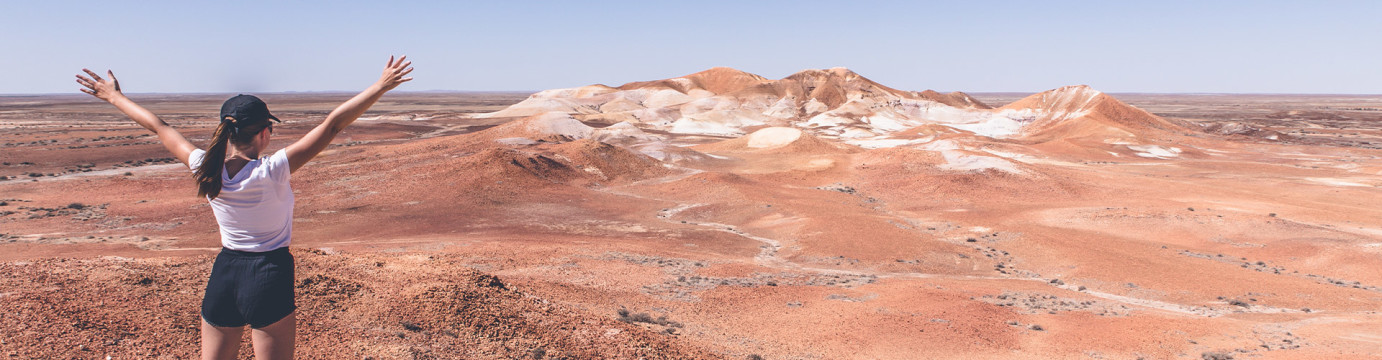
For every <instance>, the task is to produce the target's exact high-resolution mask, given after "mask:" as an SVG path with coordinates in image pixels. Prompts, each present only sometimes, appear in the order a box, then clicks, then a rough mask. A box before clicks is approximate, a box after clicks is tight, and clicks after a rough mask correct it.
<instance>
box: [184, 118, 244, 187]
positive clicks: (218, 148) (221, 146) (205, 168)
mask: <svg viewBox="0 0 1382 360" xmlns="http://www.w3.org/2000/svg"><path fill="white" fill-rule="evenodd" d="M234 131H235V123H234V122H231V121H222V122H221V125H220V126H217V127H216V132H214V133H212V134H211V147H210V148H208V149H206V154H205V156H203V157H202V164H201V166H198V167H197V172H195V173H193V175H192V176H193V177H194V178H196V180H197V196H203V197H206V198H207V199H215V198H216V196H219V195H221V170H223V169H224V168H225V163H226V147H229V146H230V135H231V132H234Z"/></svg>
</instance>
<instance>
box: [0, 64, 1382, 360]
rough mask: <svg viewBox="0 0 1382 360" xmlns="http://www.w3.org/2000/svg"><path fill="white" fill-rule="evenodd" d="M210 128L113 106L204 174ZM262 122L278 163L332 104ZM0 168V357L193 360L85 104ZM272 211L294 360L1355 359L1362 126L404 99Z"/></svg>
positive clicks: (312, 104) (1363, 293) (1030, 105)
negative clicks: (292, 312)
mask: <svg viewBox="0 0 1382 360" xmlns="http://www.w3.org/2000/svg"><path fill="white" fill-rule="evenodd" d="M865 75H867V74H865ZM959 90H963V89H959ZM231 95H234V94H205V95H196V94H193V95H140V94H134V95H132V97H133V98H134V99H135V100H137V101H139V102H140V103H141V104H143V105H145V106H147V107H149V108H150V109H151V110H152V111H153V112H155V113H157V114H159V115H160V116H161V117H162V118H163V119H164V120H165V121H167V122H168V123H170V124H172V125H173V126H174V127H176V128H178V129H180V130H182V131H183V133H184V134H186V135H187V136H188V138H189V139H190V140H191V141H192V142H193V143H195V144H198V145H201V146H204V144H206V143H207V138H208V137H209V136H210V133H211V130H212V126H213V125H214V124H215V123H214V121H213V119H214V116H213V114H215V111H216V110H217V108H218V106H219V104H220V102H221V101H224V100H225V98H227V97H229V96H231ZM258 95H260V96H261V97H262V98H264V100H265V101H266V102H267V103H268V105H269V107H270V108H271V109H272V110H273V112H274V114H276V115H277V116H278V117H279V118H282V119H283V120H284V123H283V124H282V125H281V126H280V127H279V132H277V133H275V134H274V140H273V141H274V143H273V145H271V148H274V149H277V148H280V147H282V146H285V145H287V144H289V143H291V142H292V141H293V140H295V139H297V138H298V137H301V136H302V135H303V134H304V133H305V132H306V131H307V130H309V129H311V127H313V126H315V125H316V124H318V123H319V122H320V121H321V119H322V118H323V117H324V116H325V115H326V113H327V112H328V111H329V110H330V109H331V108H332V107H334V106H335V105H336V104H338V103H340V102H341V101H343V100H345V99H346V98H349V96H350V95H349V94H332V93H297V94H258ZM0 161H3V164H0V274H3V276H0V329H3V330H4V331H3V332H0V357H7V358H105V357H106V356H107V355H109V356H111V358H191V357H195V356H196V354H197V351H198V349H199V348H198V343H197V340H198V324H199V323H198V321H199V320H198V315H197V314H198V312H197V309H198V306H199V305H200V299H201V296H202V292H203V291H204V286H205V284H206V277H207V275H208V274H209V272H210V268H211V262H212V259H213V257H214V256H215V254H216V251H217V250H218V249H219V241H220V239H219V237H218V232H217V227H216V222H215V219H214V217H213V215H212V213H211V210H210V209H209V207H208V205H207V202H206V200H205V199H199V198H197V196H196V190H195V188H194V187H193V183H192V180H191V172H190V171H189V170H187V168H186V167H185V166H183V165H181V164H180V163H178V162H177V161H176V160H174V159H172V158H170V157H169V155H168V154H167V153H166V152H165V151H164V150H163V147H162V146H161V145H159V144H158V142H157V140H156V138H155V137H154V136H153V135H152V134H150V133H148V132H147V131H146V130H144V129H142V128H140V127H139V126H137V125H136V124H134V123H133V122H131V121H129V120H128V119H126V118H125V117H123V116H122V115H120V113H118V112H117V111H115V110H114V109H111V108H110V107H109V106H108V105H106V104H104V103H101V102H99V101H98V100H95V99H92V98H90V97H89V96H86V95H84V94H74V95H43V96H37V95H36V96H4V97H0ZM292 186H293V189H294V191H295V192H296V194H297V195H296V197H297V205H296V210H295V213H296V217H295V223H294V228H295V234H294V236H293V244H292V248H293V254H294V256H295V257H296V259H297V261H298V270H297V296H298V297H297V304H298V307H299V315H298V319H299V323H298V331H299V332H298V339H299V340H298V344H299V348H298V352H297V353H298V355H299V356H302V357H304V358H331V359H350V358H354V359H362V358H364V359H398V358H407V359H428V358H475V359H605V358H612V359H711V358H725V359H771V360H776V359H1062V358H1071V359H1202V358H1203V359H1228V358H1232V359H1358V358H1377V357H1379V356H1382V355H1379V354H1382V314H1379V313H1378V312H1379V310H1382V271H1379V270H1378V269H1380V268H1382V207H1379V206H1378V204H1382V95H1231V94H1107V93H1102V92H1099V91H1098V90H1097V89H1092V88H1090V87H1086V86H1079V85H1075V86H1067V87H1061V88H1057V89H1052V90H1049V91H1045V92H1041V93H1036V94H1026V93H1024V94H1016V93H973V94H965V93H961V92H952V93H940V92H935V91H929V90H928V91H912V90H899V89H894V88H890V87H888V86H886V85H884V84H879V83H877V82H874V81H872V80H869V79H868V78H866V77H864V76H861V75H860V74H856V73H854V72H852V71H849V70H847V69H843V68H834V69H821V70H804V71H801V72H798V73H795V74H793V75H791V76H788V77H785V78H782V79H767V78H763V77H761V76H758V75H754V74H750V73H745V72H741V71H738V70H734V69H729V68H713V69H709V70H706V71H703V72H698V73H695V74H690V75H685V76H681V77H676V78H670V79H663V80H651V81H645V82H635V83H629V84H622V85H611V86H605V85H590V86H584V87H577V88H569V89H555V90H546V91H542V92H538V93H535V94H529V93H426V92H418V93H401V94H390V95H388V96H386V97H385V98H383V100H382V101H381V102H380V103H379V104H378V105H376V106H375V107H373V108H372V110H371V111H370V112H369V113H367V114H366V116H365V117H364V118H362V119H361V120H360V121H359V122H357V123H355V124H354V125H353V126H351V127H350V128H349V129H347V130H346V131H345V132H344V133H342V135H340V136H339V137H338V138H337V141H336V143H335V144H333V145H332V147H330V148H328V149H327V150H326V152H324V153H323V155H322V156H320V157H319V158H318V160H317V162H315V163H314V165H313V166H311V167H306V168H304V170H303V171H299V172H297V173H295V174H293V179H292ZM244 346H245V347H246V349H248V347H249V343H248V342H246V343H245V344H244ZM242 354H248V351H246V352H243V353H242Z"/></svg>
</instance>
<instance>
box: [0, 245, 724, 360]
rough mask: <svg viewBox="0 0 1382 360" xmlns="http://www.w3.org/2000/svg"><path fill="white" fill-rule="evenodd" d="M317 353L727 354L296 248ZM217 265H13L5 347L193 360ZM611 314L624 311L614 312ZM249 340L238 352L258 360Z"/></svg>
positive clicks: (302, 338)
mask: <svg viewBox="0 0 1382 360" xmlns="http://www.w3.org/2000/svg"><path fill="white" fill-rule="evenodd" d="M293 256H294V257H296V259H297V273H298V281H297V294H298V296H297V305H298V315H297V317H298V336H297V338H298V348H297V354H298V355H300V356H303V357H306V358H336V359H345V358H353V359H359V358H385V359H389V358H435V357H452V358H454V357H460V358H467V359H532V358H553V359H560V358H572V359H593V358H625V359H632V358H646V359H685V358H718V357H719V356H717V355H716V354H712V353H708V352H705V351H703V350H701V349H697V348H695V347H692V346H690V345H687V344H684V343H681V342H679V341H678V339H677V337H675V336H673V335H668V334H658V333H653V332H651V331H649V330H645V329H644V328H641V327H639V326H637V325H634V324H628V323H624V322H620V321H618V320H617V319H616V318H614V317H613V316H612V315H596V314H594V313H590V312H589V311H587V310H581V309H577V308H571V307H567V306H563V305H559V304H557V303H553V302H549V301H547V300H546V299H543V298H540V297H538V296H534V295H532V294H527V293H524V292H522V291H520V290H516V289H515V288H514V287H513V286H511V285H509V284H506V283H505V282H504V281H503V280H501V279H499V278H497V277H494V276H493V275H489V274H485V273H481V272H478V271H475V270H462V271H456V269H464V268H465V267H464V266H463V265H460V264H457V260H456V259H453V258H451V257H449V256H448V255H445V254H428V255H426V256H415V255H407V254H392V255H378V254H369V255H356V254H334V255H328V254H327V253H325V252H322V251H318V250H300V249H299V250H294V251H293ZM211 261H212V256H209V255H207V256H199V257H191V258H186V257H184V258H176V259H173V258H153V259H138V260H132V259H122V258H111V257H107V258H99V259H92V260H67V259H48V260H38V261H34V262H26V263H4V264H0V269H2V270H3V272H4V273H5V274H6V276H5V277H4V278H3V279H0V294H4V300H5V301H2V302H0V311H3V312H4V313H5V314H6V315H5V316H4V317H0V326H3V328H4V329H9V330H10V331H6V332H5V333H4V334H0V339H3V340H4V341H3V342H0V344H3V345H0V347H3V348H4V349H5V351H6V352H7V353H8V354H9V356H10V357H19V358H103V357H105V356H111V357H113V358H162V357H171V358H194V357H196V356H197V355H198V353H199V351H200V348H199V346H200V345H199V343H198V340H197V339H198V338H199V333H200V328H199V325H198V324H199V320H198V315H197V314H198V304H200V303H201V296H202V293H203V288H204V287H205V284H206V276H207V274H208V273H209V272H210V269H211ZM610 314H613V311H612V310H611V311H610ZM249 347H250V344H249V343H248V342H246V343H244V344H243V345H242V349H241V354H248V353H249V352H250V349H249Z"/></svg>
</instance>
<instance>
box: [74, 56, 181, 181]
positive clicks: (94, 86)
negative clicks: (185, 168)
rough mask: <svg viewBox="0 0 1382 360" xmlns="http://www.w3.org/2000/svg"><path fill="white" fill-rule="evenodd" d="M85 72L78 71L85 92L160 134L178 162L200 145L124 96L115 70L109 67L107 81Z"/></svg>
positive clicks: (78, 77) (93, 73) (160, 139)
mask: <svg viewBox="0 0 1382 360" xmlns="http://www.w3.org/2000/svg"><path fill="white" fill-rule="evenodd" d="M82 71H84V72H86V74H87V75H90V76H91V77H86V76H82V75H81V74H77V83H78V84H82V86H85V87H86V88H85V89H81V91H82V92H84V93H87V94H91V96H95V97H96V98H98V99H101V100H105V101H106V102H108V103H110V104H111V105H115V108H116V109H120V112H122V113H125V116H129V117H130V119H133V120H134V122H136V123H139V126H143V127H144V128H145V129H149V131H153V132H154V134H158V141H159V142H161V143H163V147H164V148H166V149H168V152H171V153H173V157H176V158H178V161H181V162H182V163H183V164H184V165H185V164H187V157H188V156H191V155H192V150H196V149H197V147H196V146H193V145H192V142H190V141H187V138H185V137H183V136H182V133H180V132H178V131H177V130H176V129H173V127H172V126H168V123H166V122H163V119H159V118H158V115H154V113H153V112H150V111H149V109H145V108H144V107H143V106H139V104H135V103H134V100H130V98H128V97H125V94H124V93H122V92H120V81H119V80H116V79H115V73H113V72H111V71H110V70H106V76H109V77H110V80H106V79H104V78H101V76H100V75H96V73H95V72H93V71H91V70H87V69H82Z"/></svg>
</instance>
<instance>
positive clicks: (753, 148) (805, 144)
mask: <svg viewBox="0 0 1382 360" xmlns="http://www.w3.org/2000/svg"><path fill="white" fill-rule="evenodd" d="M692 148H694V149H696V150H698V151H702V152H746V151H747V152H757V153H775V154H787V153H793V154H820V153H847V152H851V151H854V150H857V149H855V148H853V147H851V146H848V145H844V144H839V143H835V142H832V141H827V140H823V139H821V138H818V137H816V136H814V135H811V134H808V133H806V132H805V131H802V130H801V129H797V128H789V127H768V128H763V129H759V130H758V131H754V132H753V133H751V134H748V135H745V136H742V137H739V138H735V139H730V140H725V141H721V142H717V143H711V144H705V145H697V146H694V147H692Z"/></svg>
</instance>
